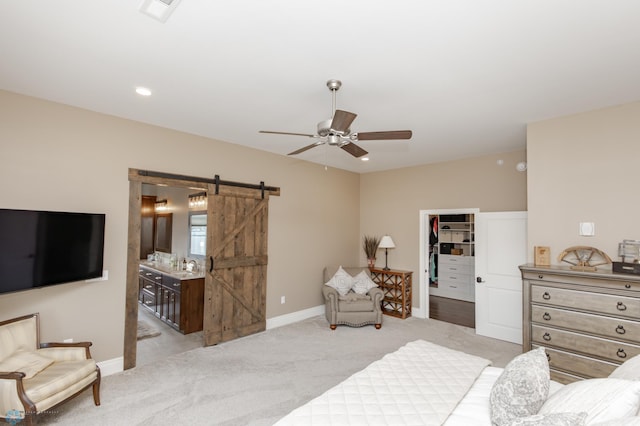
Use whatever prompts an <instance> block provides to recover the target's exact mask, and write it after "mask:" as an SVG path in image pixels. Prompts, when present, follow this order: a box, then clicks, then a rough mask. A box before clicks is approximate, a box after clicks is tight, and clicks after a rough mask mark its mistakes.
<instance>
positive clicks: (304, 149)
mask: <svg viewBox="0 0 640 426" xmlns="http://www.w3.org/2000/svg"><path fill="white" fill-rule="evenodd" d="M323 143H324V142H316V143H312V144H311V145H307V146H305V147H302V148H300V149H297V150H295V151H293V152H290V153H288V154H287V155H296V154H300V153H301V152H305V151H306V150H308V149H311V148H313V147H316V146H318V145H322V144H323Z"/></svg>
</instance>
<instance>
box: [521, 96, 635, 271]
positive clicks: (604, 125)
mask: <svg viewBox="0 0 640 426" xmlns="http://www.w3.org/2000/svg"><path fill="white" fill-rule="evenodd" d="M527 156H528V161H529V170H528V174H529V184H528V192H529V229H528V234H529V260H530V261H531V262H532V261H533V247H534V246H536V245H541V246H549V247H551V258H552V263H554V264H557V263H558V260H557V257H558V255H559V254H560V253H561V252H562V251H563V250H564V249H566V248H568V247H571V246H577V245H586V246H592V247H596V248H598V249H600V250H603V251H604V252H605V253H607V254H608V255H609V256H610V257H611V258H612V260H619V259H618V256H617V252H618V243H619V242H621V241H622V240H623V239H640V225H639V221H638V209H639V208H640V201H639V199H638V195H637V194H638V191H637V188H635V183H636V177H637V176H636V174H635V173H636V171H637V170H638V159H639V158H640V102H636V103H632V104H627V105H622V106H617V107H612V108H606V109H601V110H597V111H591V112H586V113H583V114H577V115H572V116H568V117H562V118H556V119H552V120H547V121H542V122H539V123H534V124H531V125H529V126H528V130H527ZM580 222H594V223H595V231H596V233H595V236H594V237H581V236H579V235H578V224H579V223H580Z"/></svg>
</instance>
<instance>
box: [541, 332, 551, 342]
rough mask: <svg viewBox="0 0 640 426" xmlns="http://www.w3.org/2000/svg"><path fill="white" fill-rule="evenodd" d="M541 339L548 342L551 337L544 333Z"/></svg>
mask: <svg viewBox="0 0 640 426" xmlns="http://www.w3.org/2000/svg"><path fill="white" fill-rule="evenodd" d="M542 338H543V339H544V340H546V341H547V342H548V341H549V340H551V335H550V334H549V333H544V334H543V335H542Z"/></svg>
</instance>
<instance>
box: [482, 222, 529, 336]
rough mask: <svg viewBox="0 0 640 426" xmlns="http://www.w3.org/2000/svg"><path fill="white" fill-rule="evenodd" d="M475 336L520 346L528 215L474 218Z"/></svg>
mask: <svg viewBox="0 0 640 426" xmlns="http://www.w3.org/2000/svg"><path fill="white" fill-rule="evenodd" d="M475 239H476V258H475V262H476V265H475V266H476V333H477V334H480V335H482V336H488V337H493V338H496V339H500V340H506V341H509V342H513V343H520V344H521V343H522V278H521V275H520V270H519V269H518V266H519V265H522V264H524V263H526V262H527V212H497V213H479V214H477V215H476V235H475Z"/></svg>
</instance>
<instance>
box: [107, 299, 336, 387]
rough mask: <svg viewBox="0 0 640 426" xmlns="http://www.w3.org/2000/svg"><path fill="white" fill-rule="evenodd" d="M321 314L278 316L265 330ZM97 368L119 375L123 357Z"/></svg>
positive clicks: (317, 309)
mask: <svg viewBox="0 0 640 426" xmlns="http://www.w3.org/2000/svg"><path fill="white" fill-rule="evenodd" d="M322 314H324V305H320V306H315V307H313V308H309V309H304V310H302V311H297V312H292V313H290V314H286V315H280V316H278V317H274V318H268V319H267V330H269V329H270V328H277V327H282V326H283V325H288V324H293V323H294V322H298V321H302V320H305V319H307V318H311V317H315V316H318V315H322ZM98 367H100V374H101V375H102V377H106V376H110V375H112V374H116V373H120V372H122V371H124V357H118V358H113V359H108V360H106V361H100V362H99V363H98Z"/></svg>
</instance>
